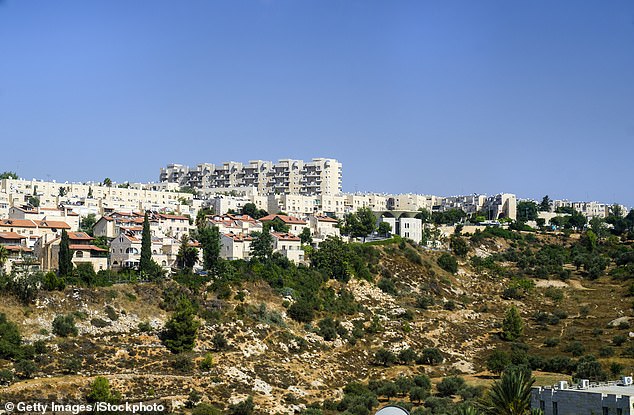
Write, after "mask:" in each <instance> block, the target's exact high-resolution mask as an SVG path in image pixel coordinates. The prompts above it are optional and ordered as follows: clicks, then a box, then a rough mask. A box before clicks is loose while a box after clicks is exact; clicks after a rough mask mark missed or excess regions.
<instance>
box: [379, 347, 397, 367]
mask: <svg viewBox="0 0 634 415" xmlns="http://www.w3.org/2000/svg"><path fill="white" fill-rule="evenodd" d="M374 362H375V364H377V365H382V366H386V367H387V366H391V365H393V364H394V363H396V356H395V355H394V353H392V352H391V351H389V350H387V349H384V348H380V349H379V350H377V351H376V353H374Z"/></svg>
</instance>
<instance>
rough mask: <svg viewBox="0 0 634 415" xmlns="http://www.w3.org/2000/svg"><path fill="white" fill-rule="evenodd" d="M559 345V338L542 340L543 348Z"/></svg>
mask: <svg viewBox="0 0 634 415" xmlns="http://www.w3.org/2000/svg"><path fill="white" fill-rule="evenodd" d="M558 344H559V337H549V338H547V339H546V340H544V346H546V347H555V346H557V345H558Z"/></svg>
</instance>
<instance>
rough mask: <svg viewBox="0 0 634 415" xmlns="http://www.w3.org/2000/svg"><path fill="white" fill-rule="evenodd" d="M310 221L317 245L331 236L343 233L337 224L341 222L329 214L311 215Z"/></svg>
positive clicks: (311, 231)
mask: <svg viewBox="0 0 634 415" xmlns="http://www.w3.org/2000/svg"><path fill="white" fill-rule="evenodd" d="M308 223H309V226H310V233H311V235H312V237H313V242H314V243H315V244H317V245H319V243H321V242H322V241H324V240H325V239H326V238H328V237H329V236H334V237H338V236H340V235H341V233H340V231H339V228H338V226H337V225H338V223H339V222H338V221H337V219H333V218H331V217H328V216H319V215H311V216H310V217H309V218H308Z"/></svg>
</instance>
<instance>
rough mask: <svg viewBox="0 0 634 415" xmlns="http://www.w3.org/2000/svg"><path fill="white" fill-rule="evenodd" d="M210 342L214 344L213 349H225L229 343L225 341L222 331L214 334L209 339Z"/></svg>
mask: <svg viewBox="0 0 634 415" xmlns="http://www.w3.org/2000/svg"><path fill="white" fill-rule="evenodd" d="M211 343H212V344H213V345H214V350H218V351H221V350H226V349H227V347H229V343H228V342H227V338H226V337H225V336H224V335H223V334H222V333H216V334H214V337H212V339H211Z"/></svg>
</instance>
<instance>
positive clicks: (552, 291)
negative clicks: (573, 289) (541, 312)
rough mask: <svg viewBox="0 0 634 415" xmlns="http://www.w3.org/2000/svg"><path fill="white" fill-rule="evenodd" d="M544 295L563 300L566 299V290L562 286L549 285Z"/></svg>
mask: <svg viewBox="0 0 634 415" xmlns="http://www.w3.org/2000/svg"><path fill="white" fill-rule="evenodd" d="M544 295H545V296H546V297H548V298H550V299H551V300H553V301H561V300H563V299H564V291H563V290H562V289H561V288H555V287H548V288H546V291H545V292H544Z"/></svg>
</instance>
